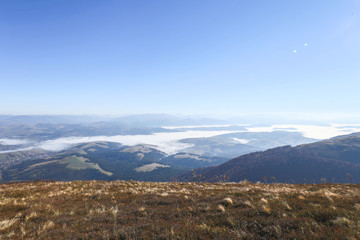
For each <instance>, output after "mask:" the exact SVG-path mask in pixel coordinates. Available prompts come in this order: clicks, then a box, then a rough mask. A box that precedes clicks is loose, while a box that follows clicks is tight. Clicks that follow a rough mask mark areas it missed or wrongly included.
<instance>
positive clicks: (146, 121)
mask: <svg viewBox="0 0 360 240" xmlns="http://www.w3.org/2000/svg"><path fill="white" fill-rule="evenodd" d="M112 121H113V122H116V123H118V124H121V125H124V126H128V127H163V126H188V125H213V124H225V123H227V122H226V121H224V120H219V119H211V118H189V117H177V116H172V115H168V114H138V115H130V116H124V117H120V118H116V119H113V120H112Z"/></svg>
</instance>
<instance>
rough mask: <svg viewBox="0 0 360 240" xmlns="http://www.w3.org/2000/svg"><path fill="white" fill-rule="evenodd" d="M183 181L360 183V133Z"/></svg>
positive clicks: (246, 158)
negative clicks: (220, 179)
mask: <svg viewBox="0 0 360 240" xmlns="http://www.w3.org/2000/svg"><path fill="white" fill-rule="evenodd" d="M195 175H196V178H194V173H188V174H186V175H185V176H183V178H182V179H183V180H193V181H194V180H199V179H201V180H204V181H210V182H213V181H218V180H219V178H224V179H226V180H228V181H234V182H237V181H241V180H244V179H247V180H250V181H265V182H290V183H314V182H315V183H317V182H337V183H344V182H356V183H360V133H356V134H350V135H346V136H341V137H336V138H332V139H329V140H324V141H319V142H315V143H311V144H304V145H299V146H296V147H291V146H284V147H277V148H273V149H269V150H266V151H262V152H255V153H250V154H246V155H243V156H240V157H237V158H234V159H232V160H230V161H227V162H225V163H223V164H221V165H219V166H215V167H209V168H203V169H197V170H196V172H195Z"/></svg>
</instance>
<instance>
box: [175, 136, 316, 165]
mask: <svg viewBox="0 0 360 240" xmlns="http://www.w3.org/2000/svg"><path fill="white" fill-rule="evenodd" d="M315 141H316V139H312V138H306V137H304V136H303V135H302V134H301V133H298V132H287V131H274V132H237V133H229V134H222V135H218V136H215V137H208V138H191V139H184V140H181V142H183V143H188V144H192V147H189V148H187V149H184V152H187V153H193V154H197V155H205V156H211V157H221V158H228V159H231V158H234V157H237V156H239V155H243V154H247V153H251V152H256V151H263V150H267V149H269V148H274V147H278V146H285V145H292V146H295V145H299V144H304V143H312V142H315Z"/></svg>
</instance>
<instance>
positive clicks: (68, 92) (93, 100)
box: [0, 0, 360, 115]
mask: <svg viewBox="0 0 360 240" xmlns="http://www.w3.org/2000/svg"><path fill="white" fill-rule="evenodd" d="M306 45H307V46H306ZM295 50H296V51H295ZM0 86H1V94H0V114H87V113H90V114H130V113H182V114H197V113H199V114H207V113H209V114H217V113H221V114H231V115H236V114H246V113H285V114H286V113H290V112H299V113H302V112H306V113H310V114H311V113H314V114H321V113H334V114H338V113H347V114H354V113H360V107H359V104H360V1H358V0H317V1H311V0H308V1H304V0H297V1H289V0H273V1H268V0H241V1H240V0H229V1H228V0H224V1H219V0H216V1H213V0H181V1H173V0H166V1H165V0H164V1H159V0H151V1H149V0H142V1H140V0H128V1H120V0H119V1H105V0H102V1H100V0H97V1H93V0H83V1H80V0H67V1H65V0H57V1H49V0H33V1H29V0H22V1H19V0H2V1H0Z"/></svg>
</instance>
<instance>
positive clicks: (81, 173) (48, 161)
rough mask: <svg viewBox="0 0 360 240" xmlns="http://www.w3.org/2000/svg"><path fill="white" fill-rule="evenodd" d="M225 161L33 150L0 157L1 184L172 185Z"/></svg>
mask: <svg viewBox="0 0 360 240" xmlns="http://www.w3.org/2000/svg"><path fill="white" fill-rule="evenodd" d="M224 161H226V159H224V158H215V157H200V156H198V155H195V154H186V153H178V154H172V155H168V154H166V153H164V152H161V151H159V150H157V149H155V148H153V146H151V145H135V146H124V145H121V144H118V143H111V142H90V143H83V144H78V145H76V146H74V147H71V148H69V149H66V150H64V151H61V152H49V151H47V152H46V151H41V150H36V149H33V150H31V151H20V152H9V153H3V154H0V181H2V182H14V181H29V180H36V179H42V180H49V179H52V180H61V181H72V180H141V181H172V180H174V179H176V178H177V177H178V176H180V175H182V174H184V173H185V172H187V171H189V170H190V169H192V168H194V167H206V166H212V165H215V164H220V163H223V162H224Z"/></svg>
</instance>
